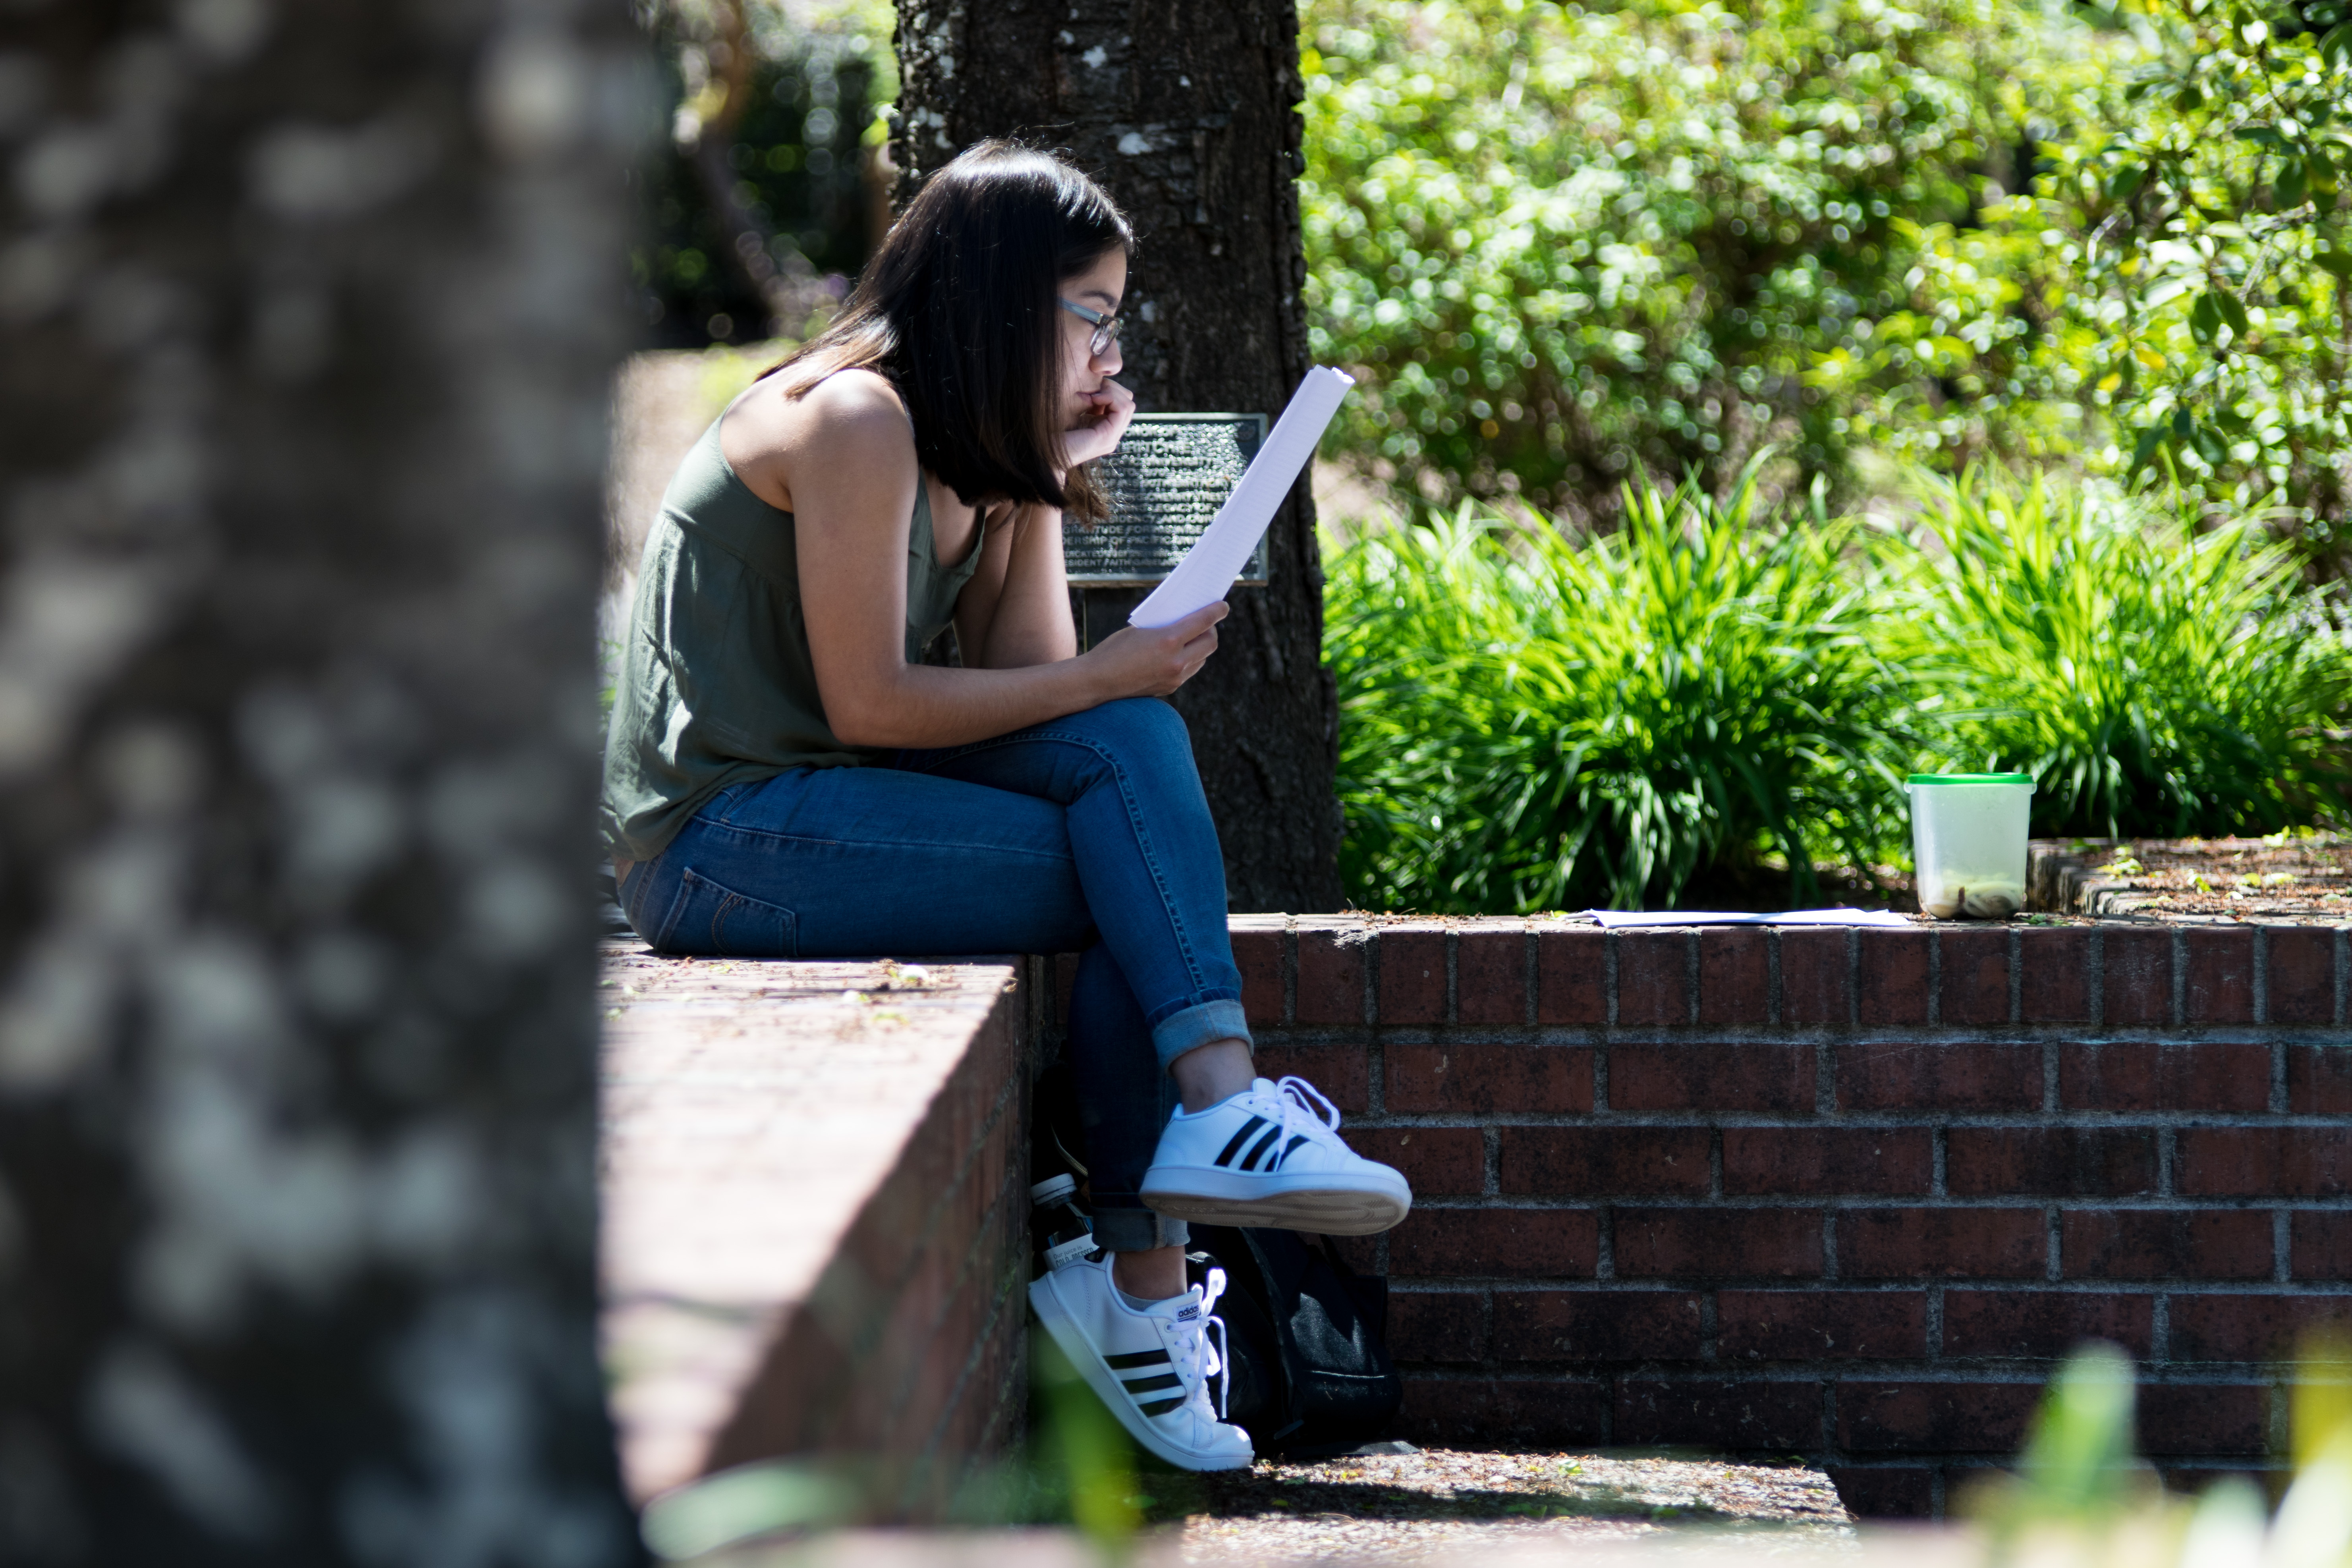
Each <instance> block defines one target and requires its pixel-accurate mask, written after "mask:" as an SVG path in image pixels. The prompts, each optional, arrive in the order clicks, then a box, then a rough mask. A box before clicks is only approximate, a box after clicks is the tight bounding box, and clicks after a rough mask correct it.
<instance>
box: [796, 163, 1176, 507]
mask: <svg viewBox="0 0 2352 1568" xmlns="http://www.w3.org/2000/svg"><path fill="white" fill-rule="evenodd" d="M1134 247H1135V236H1134V234H1133V232H1132V231H1131V230H1130V229H1129V227H1128V223H1127V219H1126V217H1125V216H1122V215H1121V214H1120V212H1119V210H1118V206H1117V205H1114V204H1113V203H1112V201H1111V199H1110V197H1109V196H1108V195H1105V194H1104V192H1103V189H1102V187H1101V186H1099V185H1097V184H1095V183H1094V182H1093V181H1092V180H1090V179H1088V178H1087V176H1086V175H1084V174H1080V173H1079V172H1078V171H1077V170H1076V169H1074V168H1072V167H1071V166H1070V165H1069V164H1067V163H1064V162H1062V160H1060V159H1059V158H1056V157H1054V156H1053V155H1052V154H1050V153H1040V152H1036V151H1034V150H1032V149H1030V148H1027V147H1023V146H1019V145H1017V144H1015V143H1013V142H980V143H978V144H977V145H975V146H973V147H971V148H970V149H968V150H967V151H965V152H964V153H962V154H961V156H959V157H958V158H956V159H955V161H954V162H952V163H949V164H948V165H947V166H946V167H945V168H942V169H940V171H938V172H937V173H936V174H932V175H931V176H930V178H929V179H928V180H926V181H924V182H923V187H922V189H921V190H920V191H919V192H917V193H916V195H915V199H914V200H913V201H912V202H909V203H908V205H907V210H906V212H905V213H903V214H902V215H900V216H899V218H898V222H897V223H896V224H894V225H892V226H891V228H890V232H889V234H888V236H887V237H885V238H884V239H883V241H882V246H881V248H880V249H879V250H877V251H876V252H875V254H874V258H873V259H872V260H871V261H869V262H868V263H866V271H865V274H864V275H863V276H862V277H860V278H859V279H858V280H857V287H856V289H855V290H853V291H852V292H851V294H850V296H849V299H848V300H847V302H846V303H845V306H844V307H843V310H842V312H841V314H840V315H838V316H836V317H835V318H834V320H833V321H832V322H831V324H829V325H828V326H826V328H825V329H824V331H822V332H820V333H818V334H817V335H816V336H815V337H814V338H813V339H811V340H810V341H809V342H808V343H807V344H806V345H805V346H804V347H803V348H802V349H801V350H800V352H799V353H795V354H793V356H792V357H791V358H789V359H787V360H785V361H784V362H783V363H782V364H781V365H779V366H777V367H776V368H777V370H778V371H779V372H781V373H782V374H783V375H784V377H785V387H784V390H785V392H786V394H787V395H790V396H795V397H797V396H799V395H801V394H803V393H804V392H806V391H807V390H808V389H809V388H810V387H812V386H814V385H815V384H817V383H818V382H820V381H822V380H824V378H825V377H826V376H828V375H831V374H833V373H834V372H835V371H840V370H871V371H875V372H877V373H878V374H881V375H883V376H885V377H887V379H888V380H889V381H890V383H891V384H893V385H894V386H896V387H897V388H898V395H899V396H900V397H902V398H904V399H905V400H906V404H907V412H908V414H909V415H910V416H912V417H913V419H914V424H915V453H916V456H917V458H919V460H920V461H921V463H922V465H923V467H924V468H928V469H929V470H930V471H931V472H932V473H934V474H937V475H938V476H939V477H940V479H941V481H943V482H944V483H945V484H946V485H947V486H948V488H949V489H952V490H954V491H955V493H956V495H957V496H958V497H959V498H960V499H961V500H962V501H963V502H964V504H965V505H967V506H971V505H973V504H976V503H977V502H978V501H979V500H981V499H982V497H984V496H1003V497H1006V498H1008V499H1010V500H1014V501H1018V502H1024V503H1028V504H1033V505H1044V506H1053V507H1059V508H1061V509H1063V510H1065V511H1066V512H1068V513H1070V514H1071V515H1073V516H1075V517H1076V518H1079V519H1081V520H1092V519H1095V518H1099V517H1100V516H1101V515H1102V513H1103V500H1102V494H1101V490H1100V489H1099V488H1098V487H1097V485H1096V484H1095V482H1094V479H1093V476H1092V475H1090V474H1087V473H1086V472H1085V471H1084V470H1083V469H1072V470H1071V471H1070V472H1069V474H1068V476H1067V478H1066V479H1065V480H1064V482H1062V483H1061V484H1055V482H1054V470H1055V468H1059V467H1061V466H1062V420H1063V417H1064V414H1063V406H1062V355H1061V348H1060V343H1061V337H1062V326H1061V321H1060V315H1061V311H1060V308H1059V307H1058V306H1057V305H1056V304H1055V299H1056V297H1057V294H1058V291H1059V289H1060V288H1061V284H1062V280H1063V279H1066V278H1072V277H1075V276H1076V275H1077V274H1079V273H1081V272H1084V271H1086V270H1087V268H1089V267H1092V266H1093V265H1094V264H1095V263H1096V262H1097V261H1099V260H1100V259H1101V258H1103V257H1104V256H1105V255H1107V254H1108V253H1109V252H1110V251H1111V250H1113V249H1118V250H1122V251H1132V250H1133V249H1134Z"/></svg>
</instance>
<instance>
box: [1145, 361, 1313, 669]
mask: <svg viewBox="0 0 2352 1568" xmlns="http://www.w3.org/2000/svg"><path fill="white" fill-rule="evenodd" d="M1355 384H1356V378H1355V377H1354V376H1352V375H1349V374H1346V373H1345V372H1344V371H1337V370H1333V369H1331V368H1330V367H1329V366H1328V365H1319V364H1318V365H1317V366H1316V367H1315V368H1314V369H1312V370H1310V371H1308V372H1307V377H1306V379H1305V380H1303V381H1301V382H1300V383H1299V384H1298V390H1297V392H1294V393H1292V394H1291V395H1290V406H1289V407H1287V408H1285V409H1284V410H1283V411H1282V417H1281V418H1279V419H1277V420H1276V421H1275V422H1274V428H1273V429H1272V430H1270V431H1268V432H1267V433H1266V437H1265V445H1264V446H1262V447H1259V448H1258V449H1257V456H1256V457H1255V458H1251V459H1250V466H1249V468H1248V469H1247V470H1246V471H1244V473H1243V475H1242V478H1241V483H1239V484H1237V485H1235V486H1234V493H1233V494H1231V495H1229V496H1227V497H1226V498H1225V504H1224V505H1223V506H1221V507H1219V508H1218V509H1217V515H1216V517H1215V518H1214V519H1213V521H1211V522H1210V524H1209V526H1208V527H1207V528H1206V529H1204V530H1202V533H1201V537H1200V538H1198V539H1196V540H1194V541H1193V542H1192V549H1190V550H1188V551H1186V552H1184V559H1183V560H1181V561H1179V562H1178V563H1176V570H1174V571H1173V572H1171V573H1170V574H1168V575H1167V576H1166V577H1165V578H1163V579H1161V581H1160V586H1158V587H1157V588H1154V589H1153V590H1151V595H1150V597H1149V598H1147V599H1145V600H1144V601H1143V603H1141V604H1139V605H1136V606H1135V613H1134V614H1132V615H1130V616H1128V617H1127V619H1128V624H1129V625H1130V626H1147V627H1148V626H1169V625H1171V624H1172V623H1174V622H1177V621H1181V620H1182V619H1183V618H1184V617H1185V616H1189V615H1191V614H1192V612H1193V611H1195V610H1197V609H1200V608H1201V607H1202V605H1213V604H1215V603H1216V602H1217V601H1218V600H1220V599H1222V598H1223V597H1224V596H1225V595H1226V594H1227V593H1228V592H1230V591H1231V590H1232V588H1233V585H1234V579H1235V578H1237V577H1239V576H1240V575H1241V574H1242V569H1243V568H1244V567H1245V566H1247V565H1248V564H1249V558H1250V552H1252V551H1254V550H1255V549H1256V548H1257V542H1258V540H1259V538H1260V537H1262V536H1263V535H1264V534H1265V525H1266V524H1267V523H1269V522H1272V521H1274V513H1275V510H1276V508H1277V507H1279V506H1281V505H1282V501H1283V498H1284V497H1286V496H1287V495H1288V494H1289V493H1290V487H1291V486H1292V485H1294V484H1296V483H1297V482H1298V476H1299V473H1300V472H1301V470H1303V469H1304V468H1306V467H1307V458H1311V457H1313V456H1314V455H1315V443H1316V442H1318V441H1320V440H1321V439H1322V438H1323V428H1324V426H1327V425H1328V424H1330V423H1331V416H1333V415H1334V414H1337V413H1339V400H1340V399H1341V398H1343V397H1345V396H1347V395H1348V389H1349V387H1351V386H1353V385H1355Z"/></svg>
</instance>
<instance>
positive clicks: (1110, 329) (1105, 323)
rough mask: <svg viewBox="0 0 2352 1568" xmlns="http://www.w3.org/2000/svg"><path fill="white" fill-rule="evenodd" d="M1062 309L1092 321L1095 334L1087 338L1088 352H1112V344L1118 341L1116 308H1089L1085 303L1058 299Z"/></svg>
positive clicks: (1082, 319)
mask: <svg viewBox="0 0 2352 1568" xmlns="http://www.w3.org/2000/svg"><path fill="white" fill-rule="evenodd" d="M1057 302H1058V303H1059V304H1060V305H1061V307H1062V309H1064V310H1067V311H1068V312H1069V313H1070V314H1072V315H1073V316H1076V317H1077V318H1078V319H1079V320H1080V321H1092V322H1093V323H1094V327H1095V332H1094V336H1092V337H1090V338H1088V339H1087V353H1091V354H1097V355H1099V354H1107V353H1110V346H1111V344H1113V343H1115V342H1118V329H1119V325H1120V322H1119V319H1118V311H1116V310H1111V311H1104V310H1087V308H1086V307H1085V306H1084V305H1073V304H1071V303H1070V302H1069V301H1068V300H1059V301H1057Z"/></svg>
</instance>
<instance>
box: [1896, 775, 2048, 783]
mask: <svg viewBox="0 0 2352 1568" xmlns="http://www.w3.org/2000/svg"><path fill="white" fill-rule="evenodd" d="M1911 782H1912V783H1913V784H2032V782H2033V775H2032V773H1913V774H1912V775H1911Z"/></svg>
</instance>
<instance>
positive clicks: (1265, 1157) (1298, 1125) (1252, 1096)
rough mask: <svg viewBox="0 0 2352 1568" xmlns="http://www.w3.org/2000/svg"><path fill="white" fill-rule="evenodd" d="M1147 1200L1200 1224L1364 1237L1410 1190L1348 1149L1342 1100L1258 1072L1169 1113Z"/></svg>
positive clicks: (1400, 1209)
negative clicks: (1235, 1088)
mask: <svg viewBox="0 0 2352 1568" xmlns="http://www.w3.org/2000/svg"><path fill="white" fill-rule="evenodd" d="M1143 1201H1144V1202H1145V1203H1147V1204H1149V1205H1151V1206H1152V1207H1153V1208H1155V1209H1158V1210H1159V1211H1160V1213H1162V1214H1168V1215H1176V1216H1177V1217H1179V1218H1181V1219H1187V1220H1194V1221H1198V1222H1200V1223H1202V1224H1203V1225H1234V1226H1285V1227H1286V1228H1288V1229H1291V1230H1303V1231H1308V1232H1313V1233H1317V1234H1320V1235H1324V1236H1370V1235H1373V1234H1375V1233H1377V1232H1380V1231H1383V1230H1387V1229H1389V1228H1390V1227H1391V1226H1394V1225H1396V1224H1397V1222H1399V1221H1400V1220H1402V1219H1403V1218H1404V1216H1405V1215H1406V1214H1407V1213H1409V1212H1410V1211H1411V1210H1412V1187H1411V1186H1410V1185H1409V1184H1407V1183H1406V1181H1405V1179H1404V1176H1403V1174H1402V1173H1400V1172H1398V1171H1396V1170H1395V1169H1393V1168H1391V1167H1390V1166H1387V1165H1383V1164H1381V1163H1378V1162H1377V1161H1372V1160H1367V1159H1365V1158H1364V1157H1363V1156H1362V1155H1360V1154H1359V1153H1357V1152H1355V1151H1354V1150H1352V1149H1350V1148H1349V1147H1348V1145H1347V1144H1346V1142H1343V1141H1342V1140H1341V1139H1340V1137H1339V1107H1338V1106H1335V1105H1333V1104H1332V1103H1331V1102H1330V1101H1329V1100H1326V1099H1325V1098H1324V1097H1323V1096H1322V1095H1321V1094H1319V1093H1318V1092H1317V1091H1316V1089H1315V1087H1314V1086H1313V1085H1312V1084H1310V1083H1308V1082H1307V1080H1306V1079H1301V1078H1286V1079H1283V1080H1282V1081H1281V1082H1279V1083H1274V1082H1270V1081H1268V1080H1267V1079H1257V1080H1256V1081H1255V1082H1254V1083H1252V1084H1251V1085H1250V1087H1249V1088H1248V1089H1245V1090H1244V1091H1243V1092H1242V1093H1240V1094H1237V1095H1234V1097H1233V1098H1232V1099H1230V1100H1223V1101H1222V1102H1221V1103H1219V1104H1216V1105H1213V1106H1211V1107H1209V1108H1208V1109H1207V1110H1202V1111H1199V1112H1197V1113H1193V1112H1186V1111H1181V1110H1180V1111H1178V1112H1177V1113H1176V1114H1175V1115H1174V1116H1172V1117H1171V1118H1170V1119H1169V1122H1168V1127H1167V1130H1166V1131H1163V1132H1162V1133H1160V1147H1159V1150H1158V1152H1156V1153H1154V1155H1153V1156H1152V1161H1151V1169H1150V1171H1148V1172H1146V1173H1144V1177H1143Z"/></svg>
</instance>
